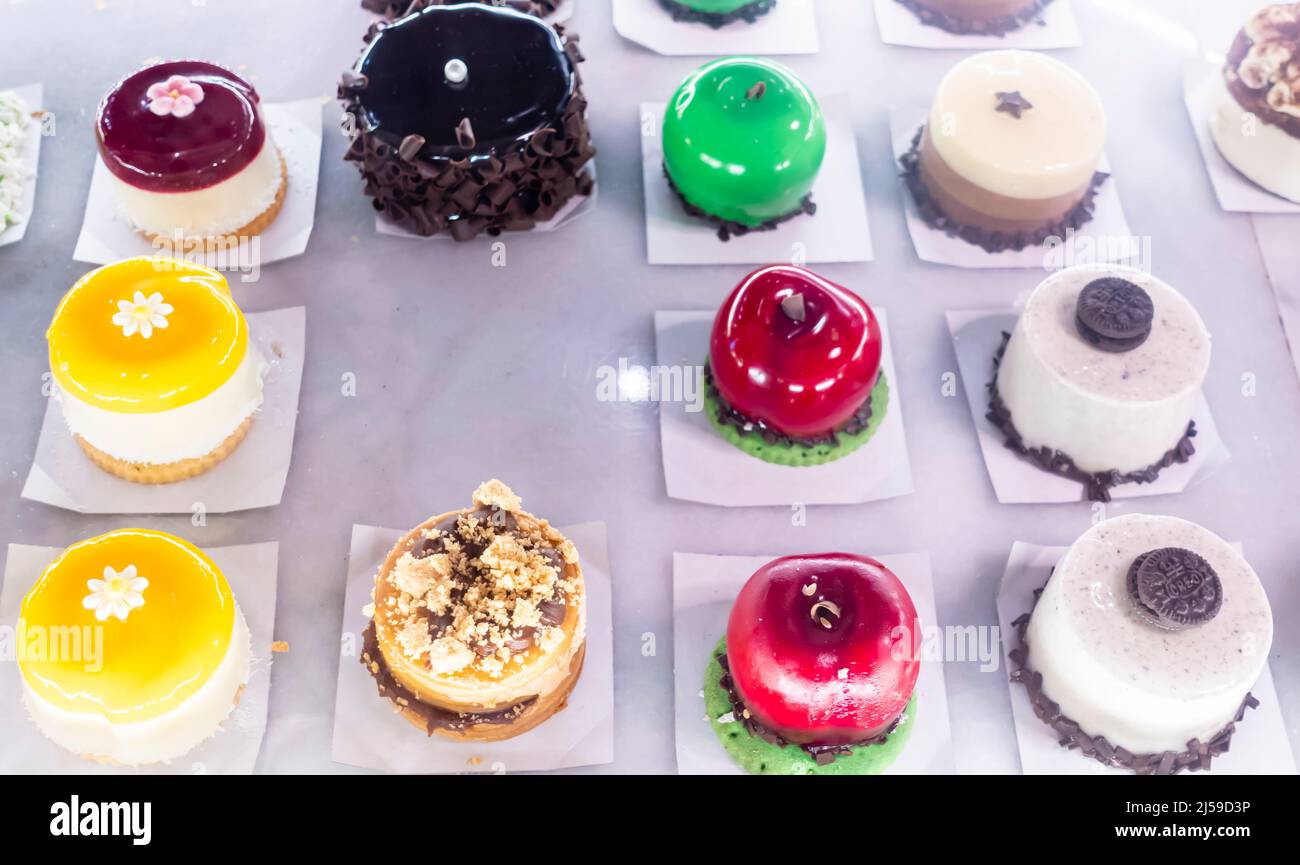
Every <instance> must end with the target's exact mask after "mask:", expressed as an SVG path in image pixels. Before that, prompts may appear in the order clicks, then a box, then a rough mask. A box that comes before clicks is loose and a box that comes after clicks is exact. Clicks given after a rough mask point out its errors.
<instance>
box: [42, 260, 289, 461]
mask: <svg viewBox="0 0 1300 865" xmlns="http://www.w3.org/2000/svg"><path fill="white" fill-rule="evenodd" d="M46 338H47V340H48V342H49V348H50V370H51V373H52V375H53V386H54V397H55V398H56V399H58V400H59V405H60V407H61V408H62V411H63V418H64V420H65V421H66V422H67V424H68V428H69V429H70V430H71V432H72V434H73V436H74V438H75V439H76V441H77V443H78V444H79V445H80V446H81V448H82V450H83V451H85V452H86V454H87V455H88V456H89V457H90V458H91V460H93V461H94V462H95V464H96V465H98V466H99V467H100V468H102V469H104V470H105V471H108V472H110V473H112V474H114V475H117V476H118V477H121V478H124V479H126V480H129V481H135V482H137V483H168V482H171V481H178V480H183V479H185V478H189V477H193V476H195V475H198V474H201V473H203V472H205V471H207V470H208V469H210V468H212V467H213V466H215V465H216V464H217V463H219V462H220V461H221V460H223V459H225V458H226V457H227V456H229V455H230V453H232V452H233V451H234V450H235V448H236V447H237V446H238V445H239V443H240V442H241V441H243V439H244V436H245V435H246V434H247V432H248V429H249V427H250V426H251V425H252V422H253V415H254V414H255V413H256V412H257V410H258V409H259V408H260V407H261V405H262V388H263V378H264V376H265V375H266V372H267V371H268V366H267V363H266V361H265V360H264V359H263V357H262V354H261V352H260V351H259V350H258V348H257V345H256V344H255V343H254V342H253V341H252V340H250V339H249V335H248V322H247V321H246V320H245V318H244V314H243V312H241V311H240V309H239V307H238V305H236V303H235V300H234V298H233V297H232V296H231V293H230V286H229V285H228V284H227V282H226V278H225V277H224V276H222V275H221V274H220V273H217V272H216V271H214V270H209V269H207V268H205V267H199V266H197V265H193V264H189V263H187V262H184V261H179V260H176V259H170V258H129V259H126V260H124V261H119V262H116V263H115V264H109V265H105V266H104V267H101V268H99V269H98V270H94V271H91V272H90V273H88V274H86V275H85V276H83V277H82V278H81V279H80V280H78V281H77V283H76V284H75V285H74V286H72V288H71V289H70V290H69V291H68V293H67V294H66V295H64V297H63V300H62V301H61V302H60V303H59V306H58V309H56V310H55V313H54V319H53V321H51V323H50V328H49V331H48V332H47V334H46Z"/></svg>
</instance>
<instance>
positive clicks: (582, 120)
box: [339, 0, 596, 240]
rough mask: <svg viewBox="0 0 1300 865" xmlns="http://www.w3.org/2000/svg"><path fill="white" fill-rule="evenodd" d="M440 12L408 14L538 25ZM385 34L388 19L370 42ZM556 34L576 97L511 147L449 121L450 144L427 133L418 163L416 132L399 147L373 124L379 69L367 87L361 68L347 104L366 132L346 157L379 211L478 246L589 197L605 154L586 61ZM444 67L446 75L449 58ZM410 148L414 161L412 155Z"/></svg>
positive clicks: (344, 94) (346, 93) (426, 3)
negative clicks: (585, 87)
mask: <svg viewBox="0 0 1300 865" xmlns="http://www.w3.org/2000/svg"><path fill="white" fill-rule="evenodd" d="M435 6H437V4H436V3H432V2H431V0H415V2H414V3H412V4H411V6H410V9H409V11H410V12H417V11H421V10H423V13H430V12H432V13H434V14H448V15H453V14H455V15H466V14H477V15H499V16H501V17H502V18H504V19H508V20H507V22H506V23H510V24H512V25H517V24H518V22H519V21H521V20H522V21H530V20H531V19H527V18H522V17H521V16H518V15H515V14H512V13H508V12H494V11H492V10H488V9H484V10H481V11H477V12H475V11H473V10H456V11H453V10H446V12H445V13H443V12H441V10H436V9H435V8H433V7H435ZM412 20H413V19H412V18H404V19H402V20H401V21H400V22H398V23H397V24H394V25H393V26H394V27H405V26H410V22H412ZM432 23H435V24H436V23H438V22H436V21H435V22H432ZM532 23H533V26H534V27H542V28H547V29H548V30H549V29H552V28H550V25H546V24H540V23H537V22H532ZM386 29H391V28H386V27H385V23H384V22H378V23H376V24H375V25H372V26H371V28H370V30H369V32H368V33H367V35H366V37H365V41H366V43H367V44H368V45H370V44H373V43H374V42H375V39H376V38H377V37H378V36H379V34H381V33H383V32H385V30H386ZM511 32H514V30H513V29H512V31H511ZM553 35H554V36H555V38H556V39H558V42H559V44H560V45H562V50H563V54H564V57H565V58H566V60H565V62H566V63H567V64H568V65H569V67H570V69H571V72H572V92H571V93H569V94H568V95H567V98H566V99H565V100H564V104H563V107H562V108H561V109H560V112H559V114H558V115H557V116H555V117H552V118H550V119H549V120H547V121H545V122H543V123H542V124H541V125H540V126H538V127H537V128H536V129H535V130H533V131H532V132H531V133H530V134H526V135H520V136H518V137H513V138H509V139H508V140H504V141H503V140H491V139H489V138H486V137H485V133H484V129H483V128H482V127H481V124H480V125H479V128H474V126H473V125H471V124H469V123H466V122H465V121H466V120H468V119H469V117H468V116H467V115H465V114H463V113H458V114H456V115H454V117H455V119H452V120H450V121H447V123H446V129H445V130H441V129H440V130H438V134H439V135H441V136H442V138H441V139H440V140H442V141H444V143H441V144H436V145H435V143H434V142H433V141H432V140H429V136H430V135H431V134H433V132H432V131H430V132H427V133H426V132H423V130H422V132H421V134H422V136H423V137H424V138H425V139H426V141H425V142H424V144H423V145H422V146H421V147H420V148H419V149H418V151H416V152H415V153H414V155H413V156H412V154H411V150H412V149H413V148H412V147H409V146H408V147H405V148H404V147H402V146H401V145H402V144H403V143H405V142H406V141H407V140H410V135H411V133H410V130H407V132H406V134H405V135H404V137H403V139H402V140H401V141H397V140H392V136H393V134H394V133H393V132H391V131H386V130H384V129H382V128H375V127H374V124H373V123H372V121H371V118H372V115H371V109H370V108H368V107H367V106H366V104H365V96H366V93H367V91H370V90H375V89H376V88H377V87H380V86H381V85H380V84H379V83H378V82H377V81H376V78H375V75H374V74H373V71H372V72H371V74H369V75H368V78H366V79H365V80H364V81H363V83H360V86H359V82H358V80H357V79H358V77H363V78H365V76H357V75H356V74H355V71H354V73H353V74H352V75H351V76H350V77H349V78H347V79H345V81H344V83H343V84H342V85H341V86H340V87H339V98H340V99H341V100H342V101H343V105H344V111H345V112H346V113H347V114H348V115H349V116H350V118H351V123H352V125H353V127H354V128H355V129H356V130H357V133H356V136H355V137H354V138H353V140H352V144H351V146H350V147H349V148H348V151H347V153H346V154H345V156H344V159H345V160H347V161H350V162H355V163H357V167H358V169H359V170H360V172H361V175H362V177H363V179H364V180H365V194H366V195H368V196H370V197H371V198H372V199H373V201H374V207H375V209H376V210H378V211H380V212H381V213H383V214H384V216H385V217H386V218H387V219H389V220H390V221H392V222H394V223H396V224H398V225H400V226H402V227H403V228H405V229H407V230H409V231H412V232H414V233H415V234H419V235H422V236H429V235H433V234H437V233H439V232H442V231H448V232H450V233H451V235H452V237H454V238H455V239H456V240H469V239H471V238H474V237H476V236H478V235H479V234H482V233H487V234H488V235H491V236H496V235H499V234H500V233H501V232H502V231H522V230H528V229H531V228H533V227H534V226H536V225H537V224H538V223H539V222H545V221H547V220H549V219H552V218H554V217H555V215H556V214H557V213H559V211H560V209H561V208H562V207H564V205H565V204H567V203H568V202H569V201H570V200H571V199H572V198H573V197H574V196H585V195H589V194H590V193H591V190H592V187H593V179H592V176H591V173H590V172H589V171H588V170H586V168H587V164H588V163H589V162H590V161H591V160H592V158H593V157H594V156H595V153H596V150H595V148H594V147H593V146H592V143H591V135H590V131H589V130H588V127H587V122H586V110H587V100H586V97H585V96H584V95H583V92H582V83H581V79H580V77H579V75H578V72H577V64H579V63H581V62H582V60H583V57H582V53H581V51H580V50H579V49H578V44H577V37H576V36H566V35H565V33H564V31H563V29H562V28H559V27H555V28H553ZM435 60H437V65H438V69H439V70H441V69H442V64H443V61H442V60H441V59H440V58H435ZM363 62H364V55H363ZM429 62H433V61H432V60H431V61H429ZM468 62H469V64H470V66H471V67H472V68H471V71H470V77H471V78H473V79H474V80H475V81H477V82H479V83H480V84H481V83H482V81H483V77H484V76H483V74H482V68H481V66H480V67H479V68H478V70H477V71H476V70H475V69H474V68H473V67H474V66H475V64H474V61H473V59H472V58H471V59H470V60H469V61H468ZM439 76H441V72H440V71H439ZM438 80H439V81H441V78H440V77H439V79H438ZM437 86H442V85H441V84H439V85H437ZM403 150H406V154H405V155H406V156H408V157H411V158H403V155H404V154H403V153H402V151H403Z"/></svg>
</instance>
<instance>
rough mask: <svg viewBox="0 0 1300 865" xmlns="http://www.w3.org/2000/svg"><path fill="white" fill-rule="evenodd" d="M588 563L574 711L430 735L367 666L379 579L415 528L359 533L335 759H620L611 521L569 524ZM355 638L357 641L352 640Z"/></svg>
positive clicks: (443, 763)
mask: <svg viewBox="0 0 1300 865" xmlns="http://www.w3.org/2000/svg"><path fill="white" fill-rule="evenodd" d="M559 530H560V531H561V532H562V533H563V534H564V535H565V536H566V537H568V538H569V540H571V541H573V545H574V546H576V547H577V548H578V554H579V556H580V557H581V561H582V577H583V580H584V582H585V583H586V588H587V656H586V659H585V660H584V661H583V666H582V674H581V676H580V677H579V678H578V684H577V685H576V686H575V687H574V689H573V693H572V694H570V695H569V700H568V705H567V706H565V708H563V709H561V710H560V711H559V712H557V713H555V714H554V715H553V716H551V717H550V718H547V719H546V720H545V721H544V722H542V723H541V724H540V725H538V726H536V727H534V728H533V729H531V730H529V731H528V732H527V733H524V734H522V735H520V736H516V737H515V738H513V739H506V740H504V741H500V742H458V741H455V740H453V739H447V738H444V737H442V736H426V735H425V734H424V733H422V732H420V730H418V729H417V728H416V727H415V726H414V725H412V724H411V722H409V721H407V720H406V719H405V718H403V717H402V716H401V715H399V714H397V713H396V712H395V711H394V710H393V705H392V703H391V702H389V700H388V699H387V698H385V697H381V696H379V692H378V690H377V688H376V686H375V680H374V678H372V677H371V675H370V673H368V672H367V671H366V669H365V667H363V666H361V661H360V654H361V648H360V647H361V634H362V632H364V631H365V629H366V626H367V624H369V620H368V619H367V618H366V616H365V615H364V614H363V613H362V609H363V608H364V607H365V606H366V605H367V604H369V603H370V597H371V589H372V588H373V587H374V582H375V574H376V573H378V572H379V567H380V566H381V565H382V564H383V562H384V558H385V557H387V555H388V552H389V550H391V549H392V548H393V544H395V543H397V541H398V540H399V539H400V538H401V537H402V536H403V535H404V534H406V531H408V530H398V529H381V528H375V527H373V526H360V525H358V526H353V527H352V547H351V552H350V553H349V556H348V582H347V590H346V593H345V599H344V604H343V635H344V642H343V645H344V646H345V647H347V646H348V645H351V646H352V650H351V651H344V653H343V655H342V657H341V658H340V659H339V678H338V691H337V696H336V698H335V702H334V744H333V750H332V754H331V756H332V759H333V760H334V761H335V762H336V763H347V764H349V765H352V766H362V767H364V768H367V769H379V770H381V771H385V772H412V773H429V772H493V773H496V774H501V773H503V772H529V771H537V770H548V769H569V768H573V767H575V766H594V765H597V764H600V763H611V762H613V760H614V648H613V632H612V629H613V609H612V599H611V585H612V581H611V579H610V570H609V555H608V552H607V549H606V542H605V524H604V523H603V522H590V523H580V524H578V525H574V526H561V527H559ZM349 637H350V638H351V639H350V640H349Z"/></svg>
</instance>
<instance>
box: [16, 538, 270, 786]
mask: <svg viewBox="0 0 1300 865" xmlns="http://www.w3.org/2000/svg"><path fill="white" fill-rule="evenodd" d="M18 632H19V633H20V634H22V635H23V637H24V639H23V645H24V646H25V647H26V650H25V653H24V654H23V655H22V656H21V657H20V659H19V670H20V671H21V674H22V682H23V702H24V703H25V704H26V706H27V710H28V712H29V713H30V714H31V717H32V720H34V721H35V722H36V724H37V726H38V727H40V729H41V732H42V733H44V734H45V735H46V736H47V737H49V739H50V740H52V741H53V742H55V743H56V744H58V745H61V746H62V747H64V748H66V749H68V750H69V751H72V752H73V753H75V754H79V755H81V756H83V757H85V758H87V759H91V760H96V761H99V762H103V763H115V764H122V765H128V766H137V765H142V764H146V763H158V762H162V761H167V760H173V759H175V758H177V757H180V756H182V755H183V754H185V753H186V752H187V751H189V750H190V749H192V748H194V747H195V746H196V745H198V744H199V743H201V742H203V741H204V740H206V739H207V738H209V737H210V736H212V735H213V734H214V733H216V732H217V731H218V730H219V729H220V727H221V724H222V722H224V721H225V720H226V718H227V716H229V715H230V713H231V711H232V710H233V709H234V707H235V704H236V702H238V700H239V696H240V693H241V692H242V691H243V688H244V685H245V684H247V682H248V676H249V659H250V656H251V645H250V639H251V638H250V635H249V630H248V625H247V624H246V623H245V621H244V615H243V613H242V612H241V611H240V609H239V604H238V603H237V602H236V600H235V597H234V595H233V594H232V593H231V591H230V585H229V584H228V583H227V582H226V578H225V576H224V575H223V574H222V572H221V569H220V568H219V567H217V565H216V564H215V563H214V562H213V561H212V559H210V558H209V557H208V556H207V555H206V554H205V553H203V552H202V551H201V550H199V549H198V548H197V547H195V546H194V545H193V544H190V543H188V542H187V541H184V540H182V539H180V538H178V537H175V536H173V535H169V534H165V533H163V532H155V531H148V530H146V529H120V530H118V531H113V532H109V533H107V534H104V535H100V536H98V537H94V538H90V539H89V540H85V541H82V542H80V543H77V544H73V545H72V546H71V547H69V548H68V549H66V550H65V551H63V552H62V553H61V554H60V555H59V557H58V558H57V559H55V560H54V561H53V562H51V563H50V565H49V567H47V568H46V569H45V572H44V573H43V574H41V576H40V578H39V579H38V580H37V581H36V585H35V586H33V587H32V590H31V591H30V592H28V593H27V595H26V597H24V598H23V602H22V608H21V612H20V613H19V619H18Z"/></svg>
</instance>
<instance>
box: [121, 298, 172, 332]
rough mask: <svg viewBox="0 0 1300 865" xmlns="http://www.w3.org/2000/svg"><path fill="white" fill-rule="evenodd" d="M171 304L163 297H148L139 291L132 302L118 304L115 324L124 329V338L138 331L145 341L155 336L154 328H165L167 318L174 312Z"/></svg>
mask: <svg viewBox="0 0 1300 865" xmlns="http://www.w3.org/2000/svg"><path fill="white" fill-rule="evenodd" d="M173 309H174V308H173V307H172V305H171V304H170V303H166V302H164V301H163V296H162V295H161V294H159V293H158V292H156V291H155V292H154V293H153V294H151V295H149V296H148V297H145V296H144V292H143V291H137V292H136V293H135V297H134V298H132V299H131V300H119V301H118V302H117V314H116V315H114V316H113V324H115V325H117V326H118V327H120V328H122V335H123V336H133V335H135V332H136V331H139V332H140V335H141V336H142V337H144V338H145V339H148V338H149V337H151V336H153V330H154V328H155V327H156V328H165V327H166V326H167V316H169V315H171V314H172V312H173Z"/></svg>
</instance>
